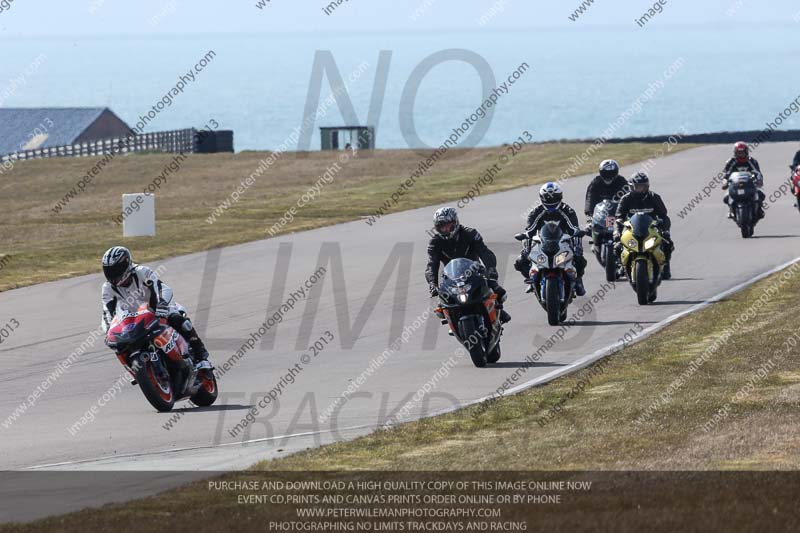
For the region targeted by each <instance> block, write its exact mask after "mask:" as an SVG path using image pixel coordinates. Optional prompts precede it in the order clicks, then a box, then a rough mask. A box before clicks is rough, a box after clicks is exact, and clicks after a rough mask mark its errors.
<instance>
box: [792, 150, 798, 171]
mask: <svg viewBox="0 0 800 533" xmlns="http://www.w3.org/2000/svg"><path fill="white" fill-rule="evenodd" d="M798 165H800V150H798V151H797V153H795V154H794V159H793V160H792V171H794V170H796V169H797V167H798Z"/></svg>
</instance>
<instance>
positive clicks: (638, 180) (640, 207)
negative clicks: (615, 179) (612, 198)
mask: <svg viewBox="0 0 800 533" xmlns="http://www.w3.org/2000/svg"><path fill="white" fill-rule="evenodd" d="M630 185H631V187H632V188H633V190H632V191H631V192H629V193H628V194H626V195H625V196H623V197H622V200H620V202H619V206H618V207H617V227H616V230H615V232H614V242H615V243H616V244H615V247H614V248H615V251H616V253H617V257H619V256H620V254H621V253H622V243H621V242H620V235H621V234H622V227H623V224H624V223H625V221H627V220H628V219H629V218H630V217H631V216H632V213H633V212H634V211H649V212H650V213H651V214H652V216H653V218H655V219H657V220H658V226H659V229H660V230H661V236H662V237H663V244H662V248H661V249H662V250H663V251H664V257H665V259H666V263H665V264H664V269H663V272H662V273H661V278H662V279H670V278H671V277H672V271H671V268H670V261H671V260H672V252H673V251H674V250H675V243H673V242H672V236H671V235H670V228H671V227H672V221H671V220H670V218H669V214H668V213H667V206H666V205H664V200H662V199H661V196H659V195H658V194H656V193H654V192H653V191H651V190H650V178H648V177H647V174H645V173H644V172H639V173H637V174H636V175H635V176H633V177H632V178H631V181H630Z"/></svg>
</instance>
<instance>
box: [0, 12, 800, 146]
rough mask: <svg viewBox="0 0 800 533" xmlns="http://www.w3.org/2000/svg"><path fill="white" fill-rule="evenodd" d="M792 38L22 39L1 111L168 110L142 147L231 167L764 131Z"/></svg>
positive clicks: (789, 75) (6, 73) (792, 57)
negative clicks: (218, 133)
mask: <svg viewBox="0 0 800 533" xmlns="http://www.w3.org/2000/svg"><path fill="white" fill-rule="evenodd" d="M796 30H797V27H796V25H791V24H788V25H779V26H770V27H765V26H761V27H756V28H752V29H744V28H743V30H742V31H741V32H732V31H731V30H730V29H729V28H727V29H717V28H714V27H696V26H686V27H669V28H657V27H651V28H647V29H639V28H586V27H582V28H577V29H573V28H560V29H541V30H529V31H528V30H526V31H522V30H515V31H494V32H483V31H482V32H474V31H470V32H467V31H464V32H459V31H448V32H442V33H421V32H406V33H391V32H385V33H343V32H339V33H324V32H322V33H299V34H279V35H277V34H273V35H231V34H221V35H220V34H214V35H211V34H209V35H182V36H171V37H152V36H148V37H137V36H103V37H93V36H86V37H48V38H17V39H13V40H3V42H2V50H3V54H2V58H1V59H0V65H2V71H0V106H6V107H56V106H57V107H83V106H90V107H110V108H111V109H112V110H113V111H114V112H115V113H117V115H119V116H120V117H121V118H122V119H123V120H125V121H126V122H127V123H128V124H129V125H134V124H136V123H137V122H138V121H139V119H140V117H144V116H145V115H147V113H149V112H150V110H151V109H152V108H153V107H154V106H159V107H160V109H159V110H158V113H157V116H155V118H152V119H151V120H149V121H148V124H147V126H146V127H145V131H162V130H171V129H180V128H187V127H196V128H198V129H200V128H204V127H205V128H208V127H211V126H209V124H211V125H213V127H214V128H218V129H230V130H233V131H234V143H235V147H236V150H237V151H242V150H274V149H276V148H278V147H283V148H288V149H291V150H295V149H304V150H317V149H319V147H320V134H319V131H318V128H319V127H320V126H341V125H350V124H351V123H352V122H354V121H357V122H358V123H359V124H361V125H370V126H374V127H375V128H376V146H377V148H407V147H414V148H418V147H420V146H425V145H428V146H439V145H441V144H442V143H443V142H444V141H445V140H446V139H448V138H449V137H450V136H451V135H453V132H454V130H456V129H458V128H462V129H464V126H465V122H466V123H468V124H469V128H468V129H469V130H470V133H472V132H476V131H477V133H475V134H474V135H472V136H471V137H468V136H467V135H466V134H465V135H463V136H459V142H460V143H468V144H462V145H464V146H466V145H478V146H495V145H500V144H503V143H506V142H513V141H514V140H515V139H517V138H519V137H520V136H521V135H523V134H524V135H525V137H526V138H527V137H528V135H530V136H532V137H533V138H534V139H535V140H536V141H551V140H559V139H594V138H597V137H600V136H601V135H604V134H606V136H607V134H608V133H611V134H612V136H614V137H628V136H641V135H658V134H666V133H674V132H679V131H681V132H689V133H705V132H717V131H731V130H754V129H761V128H763V127H765V124H766V123H767V122H771V121H773V120H774V118H775V117H776V116H777V115H778V114H779V113H781V112H783V111H784V110H785V109H786V108H787V106H789V105H790V104H791V103H792V102H793V101H795V100H797V98H798V96H800V68H798V67H800V65H799V64H798V63H799V62H798V58H800V39H798V38H797V31H796ZM210 52H211V53H212V55H211V56H209V53H210ZM203 58H206V59H205V61H204V62H205V64H204V66H203V68H202V70H200V71H198V72H194V74H195V75H194V79H193V80H192V81H187V80H190V79H191V78H190V76H189V73H190V71H193V70H194V69H195V67H196V65H198V62H200V61H201V60H202V59H203ZM209 58H210V59H209ZM337 71H338V73H339V75H340V76H341V79H342V80H343V81H344V84H345V87H342V86H341V85H336V87H338V89H336V90H334V89H333V88H332V86H331V82H330V79H331V76H330V73H331V72H337ZM384 75H385V78H384ZM181 77H183V78H184V86H183V87H181V91H176V90H175V89H176V87H177V86H178V85H179V84H180V81H179V80H180V79H181ZM334 78H335V76H334ZM509 78H514V83H513V84H511V83H508V81H509ZM376 79H377V80H378V82H377V83H376ZM384 79H385V82H384V81H383V80H384ZM504 83H505V84H506V88H505V90H504V89H503V87H502V86H503V84H504ZM320 86H321V90H320V89H318V88H319V87H320ZM168 95H169V96H168ZM309 95H310V96H311V97H312V98H311V99H310V101H309ZM492 95H494V96H492ZM337 99H338V100H337ZM159 102H161V104H159ZM339 103H342V104H344V107H345V108H347V107H348V106H349V105H350V103H352V107H351V108H350V111H351V112H347V113H344V114H343V113H342V111H341V110H340V106H339V105H338V104H339ZM796 105H797V104H795V106H796ZM309 111H310V112H309ZM370 111H371V112H370ZM304 123H305V126H306V128H307V129H308V130H309V131H310V133H309V134H308V135H307V136H303V135H298V134H297V132H298V128H300V126H301V125H302V124H304ZM781 128H782V129H791V128H800V113H797V112H795V113H793V114H790V116H788V118H786V120H784V121H783V124H782V125H781ZM526 132H527V133H526Z"/></svg>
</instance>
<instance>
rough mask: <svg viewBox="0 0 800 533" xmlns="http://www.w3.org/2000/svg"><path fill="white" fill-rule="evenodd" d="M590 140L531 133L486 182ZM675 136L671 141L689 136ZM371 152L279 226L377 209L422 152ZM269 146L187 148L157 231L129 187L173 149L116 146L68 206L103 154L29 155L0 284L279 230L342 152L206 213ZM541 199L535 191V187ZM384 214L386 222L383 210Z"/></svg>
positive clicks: (445, 184) (450, 190)
mask: <svg viewBox="0 0 800 533" xmlns="http://www.w3.org/2000/svg"><path fill="white" fill-rule="evenodd" d="M589 146H590V145H584V144H540V145H529V146H527V147H525V148H524V149H523V150H522V152H521V153H519V154H518V155H516V156H515V157H513V158H511V159H510V162H509V163H508V164H507V165H505V166H504V167H503V170H502V172H501V173H500V174H498V175H496V176H494V178H493V182H492V183H488V184H486V185H484V186H482V188H481V194H484V193H489V192H498V191H503V190H508V189H513V188H517V187H522V186H525V185H531V184H534V183H539V182H543V181H546V180H548V179H555V178H557V177H558V176H560V175H561V174H562V172H564V171H565V170H566V169H567V168H569V167H570V165H572V164H573V158H574V157H576V156H578V155H580V154H582V153H583V152H584V151H585V150H586V149H587V148H588V147H589ZM690 147H691V146H690V145H686V146H676V147H674V151H679V150H683V149H686V148H690ZM659 148H660V146H659V145H648V144H615V145H606V146H603V147H602V148H600V149H599V150H597V151H596V152H594V155H593V156H592V158H591V159H590V160H589V161H587V162H586V164H584V165H583V166H582V167H581V168H580V169H579V170H578V173H589V172H592V171H594V166H595V163H596V162H597V161H599V160H601V159H604V158H608V157H614V158H616V159H618V160H619V161H620V162H621V163H622V164H628V163H633V162H636V161H643V160H646V159H649V158H651V157H653V155H654V152H655V151H656V150H658V149H659ZM503 153H507V151H506V149H505V148H483V149H475V150H468V151H467V150H453V151H451V152H450V153H448V155H447V156H446V157H445V158H443V159H441V160H439V162H438V163H436V165H435V166H434V167H433V168H432V169H431V170H430V171H428V173H426V175H425V176H424V177H423V178H420V179H419V180H418V181H417V184H416V186H415V187H414V188H413V189H411V190H410V191H409V192H408V193H406V194H405V195H404V196H402V197H401V198H400V201H399V202H398V204H397V205H396V206H392V208H391V210H390V211H389V212H395V211H400V210H405V209H412V208H416V207H422V206H426V205H432V204H436V203H441V202H445V201H453V200H457V199H459V198H461V197H462V196H464V195H465V194H466V193H467V192H468V191H469V190H470V188H472V187H474V186H475V184H476V182H477V181H478V180H479V179H480V178H481V176H482V175H483V174H484V173H485V172H486V170H487V169H488V168H489V167H491V166H492V165H494V164H495V163H497V162H498V158H499V156H500V155H501V154H503ZM366 155H367V154H364V153H362V154H361V155H360V156H359V157H358V158H355V159H352V160H351V161H349V162H348V163H347V164H344V165H341V167H342V168H341V170H339V171H337V172H336V173H335V175H334V178H333V181H332V183H330V184H325V185H324V186H323V187H322V188H321V189H320V191H319V193H318V194H317V196H316V198H314V199H313V200H312V201H311V202H309V203H308V204H306V205H305V206H304V207H302V208H300V209H298V210H297V214H296V215H295V216H294V220H293V221H292V222H291V223H288V224H286V225H285V226H284V227H282V228H280V230H279V231H278V232H277V233H276V235H280V234H284V233H288V232H296V231H302V230H307V229H311V228H317V227H320V226H327V225H331V224H337V223H340V222H345V221H350V220H356V219H359V218H360V217H364V216H368V215H371V214H373V213H374V211H375V210H376V209H378V208H379V207H380V206H381V205H382V203H383V202H384V201H386V200H388V199H389V198H390V195H391V193H392V192H395V191H396V189H397V187H398V186H399V185H400V184H401V183H402V182H403V181H405V180H406V179H407V178H408V177H409V176H410V175H411V173H412V172H413V171H414V170H416V169H417V167H418V165H419V163H420V160H421V156H420V155H418V154H416V153H415V152H413V151H411V150H380V151H376V152H374V157H366ZM268 156H269V154H268V153H266V152H243V153H239V154H214V155H189V156H186V159H185V160H183V161H180V162H179V164H178V165H177V166H178V167H179V169H178V170H176V171H171V172H170V173H169V174H167V175H166V176H165V178H164V179H165V180H166V181H165V182H164V183H163V185H162V186H161V188H160V189H158V190H157V191H156V215H157V221H158V223H157V236H156V237H153V238H149V237H140V238H129V239H123V238H122V227H121V226H120V225H119V224H117V223H116V222H115V221H114V220H113V218H114V217H117V216H119V215H120V211H121V195H122V194H123V193H136V192H139V191H143V190H144V189H145V188H146V187H147V186H148V185H149V184H150V183H152V182H153V181H154V179H155V178H156V177H157V176H159V175H160V174H162V173H163V172H164V170H165V169H166V168H168V167H169V166H170V165H171V164H172V166H173V168H174V167H175V166H176V164H173V162H174V160H175V156H174V155H172V154H152V155H134V156H129V157H118V158H116V159H114V160H112V161H111V163H109V164H108V165H106V166H105V167H104V168H103V169H102V172H101V173H100V174H99V175H97V176H96V177H95V178H94V179H93V181H92V183H91V184H90V185H89V186H88V187H86V189H85V191H84V192H83V193H82V194H79V195H77V196H75V197H74V198H72V199H71V200H70V201H69V203H68V204H67V205H66V207H64V208H63V209H62V210H61V211H60V212H59V213H57V214H56V213H54V211H53V208H54V207H55V206H56V205H57V204H58V202H59V201H60V200H62V199H63V198H64V196H65V195H66V194H67V193H68V192H69V191H70V190H71V189H72V188H74V187H75V186H76V183H77V182H78V181H79V180H80V179H81V177H82V176H84V175H85V174H86V173H87V171H89V170H90V169H91V168H92V167H93V166H94V165H95V164H96V163H97V161H99V158H58V159H43V160H37V161H28V162H20V163H18V164H16V165H15V167H14V168H13V169H12V170H10V171H6V172H4V173H3V175H2V179H0V212H2V213H3V218H2V220H1V221H0V291H2V290H8V289H11V288H15V287H21V286H25V285H32V284H35V283H41V282H45V281H52V280H55V279H61V278H67V277H72V276H76V275H81V274H87V273H91V272H97V271H98V269H99V266H98V265H99V258H100V257H101V256H102V253H103V252H104V251H105V250H106V249H107V248H109V247H110V246H112V245H115V244H120V243H122V244H124V245H126V246H128V247H130V248H131V249H132V251H133V252H134V256H135V257H136V258H137V260H139V261H142V262H151V261H154V260H157V259H162V258H165V257H173V256H177V255H182V254H186V253H191V252H198V251H203V250H208V249H211V248H217V247H220V246H228V245H233V244H240V243H243V242H249V241H253V240H258V239H265V238H268V237H269V236H270V234H269V233H268V228H270V227H272V226H273V224H275V223H276V222H278V221H279V220H280V219H281V217H284V215H285V214H286V212H287V210H288V209H289V208H291V207H292V206H294V205H296V203H297V201H298V199H299V198H300V197H301V196H302V195H303V193H306V192H307V191H308V190H309V188H310V187H312V186H313V185H314V184H316V183H318V182H319V180H320V177H321V176H322V175H323V174H325V173H326V171H327V170H328V169H329V168H332V166H333V165H334V164H335V163H337V161H338V154H336V153H333V152H315V153H310V154H308V155H307V157H298V156H297V154H294V153H285V154H283V155H282V157H280V158H279V159H277V161H276V162H275V163H274V165H272V166H271V167H270V168H269V169H268V170H267V171H266V172H264V173H263V174H262V175H260V176H257V177H256V178H255V182H254V183H253V184H252V185H250V186H249V187H247V188H246V190H244V191H243V192H242V193H241V194H240V195H239V200H238V202H235V203H233V204H232V206H231V207H230V208H228V209H223V210H222V211H223V212H221V214H220V216H219V217H218V218H217V219H216V221H214V222H213V223H211V224H209V223H208V222H207V219H208V218H209V217H210V216H211V215H212V213H213V212H214V210H215V209H217V208H219V206H220V205H221V204H222V203H223V202H224V201H226V200H228V201H231V195H232V194H233V193H234V191H235V190H236V189H237V187H239V186H240V184H241V183H242V182H244V181H245V179H246V178H248V177H249V176H250V175H251V174H253V172H254V171H255V170H256V169H257V168H258V167H259V164H260V162H261V160H263V159H265V158H267V157H268ZM532 200H533V199H532ZM378 223H380V222H378Z"/></svg>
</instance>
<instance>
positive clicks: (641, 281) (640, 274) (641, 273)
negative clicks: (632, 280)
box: [634, 261, 650, 305]
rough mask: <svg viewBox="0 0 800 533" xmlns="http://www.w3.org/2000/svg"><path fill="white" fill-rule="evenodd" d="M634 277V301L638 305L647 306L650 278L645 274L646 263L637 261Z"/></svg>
mask: <svg viewBox="0 0 800 533" xmlns="http://www.w3.org/2000/svg"><path fill="white" fill-rule="evenodd" d="M634 268H635V269H636V272H635V277H636V300H637V301H638V302H639V305H647V304H648V303H649V301H650V277H649V275H648V272H647V262H646V261H637V262H636V266H635V267H634Z"/></svg>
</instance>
